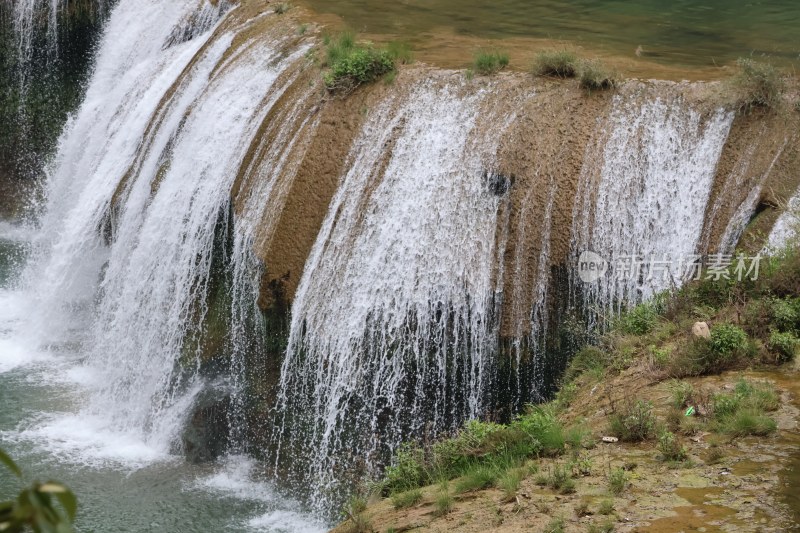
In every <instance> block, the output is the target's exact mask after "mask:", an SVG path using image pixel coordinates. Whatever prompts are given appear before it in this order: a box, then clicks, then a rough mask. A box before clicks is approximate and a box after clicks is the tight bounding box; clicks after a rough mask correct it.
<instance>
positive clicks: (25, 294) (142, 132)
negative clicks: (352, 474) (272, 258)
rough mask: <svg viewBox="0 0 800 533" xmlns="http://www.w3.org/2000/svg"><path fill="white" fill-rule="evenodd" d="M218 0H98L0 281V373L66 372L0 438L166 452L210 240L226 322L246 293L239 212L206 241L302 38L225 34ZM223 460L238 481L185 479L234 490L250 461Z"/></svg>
mask: <svg viewBox="0 0 800 533" xmlns="http://www.w3.org/2000/svg"><path fill="white" fill-rule="evenodd" d="M26 5H27V4H26ZM53 6H54V7H53V9H56V7H55V4H54V5H53ZM34 7H36V6H34ZM19 8H20V9H22V7H19ZM26 9H27V8H26ZM230 9H231V5H230V4H228V3H227V2H209V1H208V0H171V1H169V2H164V1H162V0H120V1H119V2H118V3H117V6H116V7H115V9H114V10H113V12H112V14H111V16H110V18H109V20H108V23H107V26H106V29H105V33H104V36H103V39H102V41H101V43H100V46H99V48H98V56H97V59H96V64H95V67H94V71H93V74H92V76H91V81H90V84H89V86H88V87H87V91H86V97H85V100H84V102H83V104H82V105H81V107H80V109H79V110H78V111H77V112H76V114H75V116H74V117H73V118H72V119H71V120H70V122H69V123H68V124H67V126H66V128H65V131H64V133H63V134H62V136H61V139H60V142H59V148H58V153H57V154H56V156H55V158H54V161H53V163H52V165H51V171H50V176H49V180H48V184H47V198H48V200H47V205H46V206H45V209H44V215H43V217H42V220H41V228H40V230H39V231H38V233H37V236H36V237H35V239H34V243H33V248H34V254H33V258H32V260H31V261H30V265H29V267H28V269H27V271H26V272H25V273H24V276H23V278H22V280H21V282H20V288H19V289H15V290H13V291H5V289H4V292H3V293H2V294H0V301H2V303H3V314H2V316H0V352H1V353H0V372H2V373H4V374H5V373H7V372H12V371H18V369H20V368H22V367H26V366H28V367H30V368H31V369H32V370H31V372H34V371H35V373H36V375H35V376H34V374H30V379H31V383H32V384H33V383H36V384H37V385H36V386H40V384H41V385H42V386H46V387H48V388H53V387H55V388H57V389H59V390H61V388H63V387H66V389H65V390H66V392H65V394H66V395H67V396H68V397H69V398H70V400H69V401H68V402H65V403H64V404H63V406H62V408H60V409H55V410H53V411H50V412H47V411H43V412H41V413H37V415H36V416H35V417H33V419H32V421H31V422H30V423H25V424H22V425H20V427H19V428H18V429H17V430H15V431H13V432H8V433H6V434H4V439H6V438H7V439H9V440H13V441H14V442H28V443H33V444H35V446H37V449H44V450H48V453H52V454H55V455H56V456H59V457H64V458H65V460H67V461H70V462H79V463H81V464H84V465H90V466H91V468H93V469H97V471H98V472H102V471H104V469H107V468H109V467H110V466H109V465H112V466H111V467H113V468H119V469H122V470H131V469H133V470H135V469H141V468H146V467H147V465H148V464H151V463H152V462H154V461H168V462H169V461H173V460H174V456H172V455H171V454H172V452H173V451H174V450H175V449H176V448H175V445H176V444H177V442H178V437H179V435H180V432H181V430H182V429H183V426H184V424H185V422H186V418H187V415H188V413H189V411H190V408H191V406H192V403H193V401H194V399H195V396H196V394H197V393H198V392H199V391H200V390H201V389H202V388H203V387H204V382H203V378H202V377H201V375H200V373H199V368H200V364H201V361H200V353H199V352H200V348H199V347H198V346H199V345H198V343H192V342H189V339H190V338H191V337H192V336H193V335H202V334H203V333H204V332H203V331H198V328H200V327H201V326H200V325H201V324H203V322H204V317H205V315H206V314H207V313H208V312H209V309H208V291H209V287H210V285H211V283H212V280H211V276H212V272H211V269H212V263H213V262H214V260H215V257H216V255H219V254H222V255H224V256H226V257H228V258H229V259H228V260H229V261H230V262H229V263H227V264H226V265H227V266H229V267H230V268H231V269H232V270H233V271H234V272H235V276H234V281H235V282H237V283H239V284H240V286H237V287H235V292H236V294H237V295H239V298H238V299H236V298H234V305H236V306H239V309H238V312H239V314H238V315H237V314H236V311H237V310H234V313H233V314H234V320H235V319H236V317H237V316H241V315H243V314H244V313H247V312H248V311H246V309H253V308H255V291H254V289H253V282H254V281H258V280H257V277H256V276H254V275H253V272H252V258H251V256H250V254H248V253H247V252H248V251H249V245H250V240H249V238H248V236H249V235H250V233H249V232H248V231H246V227H247V226H246V225H243V228H244V229H245V231H243V232H240V233H239V234H235V239H234V244H235V248H236V249H235V250H230V249H227V248H226V247H225V246H224V245H223V246H219V243H218V242H216V241H215V239H219V236H220V235H223V236H224V235H227V234H229V233H231V230H230V228H231V227H233V226H236V225H237V222H236V221H235V220H233V217H231V215H230V213H231V211H232V209H231V196H230V195H231V190H232V188H233V185H234V182H235V180H236V178H237V176H238V175H239V173H240V168H241V166H242V162H243V160H244V159H245V154H246V152H247V151H248V150H249V149H250V147H251V145H252V144H253V141H254V139H255V136H256V134H257V132H258V131H259V129H260V128H261V125H262V123H263V122H264V119H265V117H266V116H267V114H268V113H269V111H270V109H271V108H272V106H273V105H274V104H275V103H276V102H277V101H278V100H279V99H280V98H281V96H282V95H283V94H284V92H285V90H286V89H287V88H288V87H289V86H290V85H291V83H292V81H293V76H292V75H291V74H289V75H284V74H286V73H287V72H288V71H289V70H291V68H292V66H293V65H294V64H295V62H296V61H298V60H300V59H301V58H302V57H303V55H304V54H305V52H306V51H307V48H308V47H307V46H306V45H300V46H296V45H294V44H292V45H291V46H289V47H288V48H287V46H286V42H288V41H286V42H285V41H284V39H286V38H283V37H282V38H276V39H275V40H270V38H269V37H268V36H266V35H253V36H252V37H251V38H249V39H245V40H244V41H242V40H240V41H239V42H237V43H236V45H234V44H233V40H234V36H235V35H236V34H237V33H238V32H240V31H242V28H241V27H235V25H234V23H233V22H231V23H229V24H228V25H227V27H225V29H223V26H222V25H221V24H220V21H221V20H223V17H224V15H225V14H226V13H227V12H228V11H229V10H230ZM261 16H262V17H264V16H271V14H270V13H266V14H264V15H261ZM255 22H256V19H251V20H249V21H246V22H243V24H252V23H255ZM23 29H24V28H23ZM253 37H256V38H253ZM291 39H292V43H293V42H294V40H296V38H294V37H291ZM284 137H286V135H284ZM285 141H286V143H290V139H288V138H287V139H285ZM277 144H281V143H280V142H278V143H277ZM279 158H280V154H276V155H275V159H279ZM275 172H276V173H279V172H280V170H279V169H276V170H275ZM259 194H262V195H269V194H270V190H269V187H261V188H259V189H258V190H256V191H255V192H254V193H253V195H254V196H256V195H259ZM259 200H262V201H263V200H264V198H263V197H261V198H253V199H252V200H251V202H250V203H251V204H257V203H258V202H259ZM5 229H8V230H9V231H3V233H8V234H9V235H8V236H6V235H0V237H2V238H5V239H6V240H9V239H10V238H11V236H12V235H13V234H14V232H12V231H11V229H13V228H11V227H9V228H1V227H0V230H5ZM15 231H16V230H15ZM223 241H224V238H223ZM0 252H3V250H0ZM0 266H2V265H0ZM254 277H255V279H254ZM6 304H8V305H6ZM6 315H8V316H6ZM234 329H235V328H234ZM240 336H241V335H240ZM231 338H232V339H233V341H232V342H234V343H235V342H236V340H237V338H238V337H237V336H236V335H235V334H232V335H231ZM41 361H48V365H46V366H42V365H38V364H37V363H39V362H41ZM4 379H5V377H4ZM8 379H11V378H8ZM32 386H33V385H32ZM54 390H55V389H54ZM59 394H60V393H59ZM54 397H55V396H54ZM229 461H230V462H231V466H230V468H232V469H233V471H234V472H236V473H237V476H239V477H238V478H237V479H239V481H237V482H236V483H233V481H231V479H229V478H227V477H224V475H223V474H224V472H225V471H226V470H225V468H227V467H226V466H225V465H223V467H224V468H223V470H222V472H223V474H218V475H217V477H211V478H209V480H208V483H207V484H205V485H203V487H205V489H208V490H212V489H214V487H215V486H217V488H219V487H220V486H225V487H227V492H228V493H229V496H226V497H230V496H233V497H237V498H241V497H243V494H244V493H245V492H248V491H249V492H250V496H249V497H251V498H252V497H253V494H255V493H258V490H256V489H257V488H258V486H259V485H258V484H256V485H251V486H249V487H247V486H246V485H247V483H248V480H250V478H251V477H252V476H251V475H250V474H249V472H250V470H252V468H246V469H245V470H247V472H245V473H244V474H243V473H242V472H244V470H242V468H243V467H241V466H238V467H237V466H236V465H241V464H243V462H244V464H246V461H245V460H244V459H241V458H231V459H230V460H229ZM165 468H167V467H165ZM220 476H223V477H220ZM215 483H216V485H215ZM237 483H238V484H241V485H242V486H241V487H240V488H238V489H237V488H236V487H237V486H238V485H237ZM232 487H233V490H232V489H231V488H232ZM254 487H255V488H254ZM254 491H255V492H254ZM262 492H263V494H261V493H258V494H256V495H255V497H256V499H258V500H259V501H261V502H267V501H268V502H269V505H266V507H268V508H269V512H268V513H267V514H266V515H264V514H263V512H264V510H262V513H261V514H259V515H258V517H257V518H253V520H254V521H261V522H263V524H265V525H264V526H263V527H261V526H259V529H261V530H264V529H266V530H280V529H281V528H282V527H288V528H289V529H291V528H292V527H294V526H297V527H298V528H301V529H303V530H309V531H310V530H315V531H318V530H320V529H321V528H322V525H320V524H319V523H316V522H313V521H311V522H309V521H308V520H307V519H305V518H303V517H302V516H301V514H300V512H299V510H300V508H299V504H298V503H296V502H291V501H288V500H287V501H282V500H281V499H280V498H279V497H277V496H276V494H275V493H274V490H273V489H272V488H271V487H269V490H268V491H267V490H266V489H265V491H262ZM262 507H263V506H262ZM287 508H288V509H291V511H284V510H281V509H287ZM287 513H288V514H287ZM270 521H272V522H274V524H273V525H272V526H269V523H270ZM287 524H288V525H287ZM292 524H294V526H292ZM248 527H250V526H248ZM253 527H255V526H253Z"/></svg>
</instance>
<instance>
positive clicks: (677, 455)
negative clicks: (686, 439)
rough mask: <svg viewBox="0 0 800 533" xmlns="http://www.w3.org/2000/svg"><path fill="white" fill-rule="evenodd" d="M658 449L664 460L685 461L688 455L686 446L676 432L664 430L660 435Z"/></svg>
mask: <svg viewBox="0 0 800 533" xmlns="http://www.w3.org/2000/svg"><path fill="white" fill-rule="evenodd" d="M658 451H659V452H661V455H662V457H663V459H664V461H685V460H686V458H687V457H688V454H687V451H686V448H685V447H684V446H683V445H682V444H681V443H680V441H679V440H678V438H677V437H676V436H675V434H674V433H671V432H669V431H662V432H661V434H660V435H659V436H658Z"/></svg>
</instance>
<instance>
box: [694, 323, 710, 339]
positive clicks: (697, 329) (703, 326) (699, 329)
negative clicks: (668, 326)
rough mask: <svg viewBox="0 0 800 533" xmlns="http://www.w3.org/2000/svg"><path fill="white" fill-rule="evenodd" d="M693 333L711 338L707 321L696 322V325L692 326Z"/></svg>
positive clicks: (696, 335)
mask: <svg viewBox="0 0 800 533" xmlns="http://www.w3.org/2000/svg"><path fill="white" fill-rule="evenodd" d="M692 335H694V336H695V337H702V338H704V339H710V338H711V330H710V329H708V323H706V322H695V323H694V326H692Z"/></svg>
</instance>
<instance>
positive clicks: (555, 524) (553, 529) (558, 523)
mask: <svg viewBox="0 0 800 533" xmlns="http://www.w3.org/2000/svg"><path fill="white" fill-rule="evenodd" d="M544 533H564V519H563V518H554V519H553V520H551V521H550V523H549V524H547V525H546V526H545V528H544Z"/></svg>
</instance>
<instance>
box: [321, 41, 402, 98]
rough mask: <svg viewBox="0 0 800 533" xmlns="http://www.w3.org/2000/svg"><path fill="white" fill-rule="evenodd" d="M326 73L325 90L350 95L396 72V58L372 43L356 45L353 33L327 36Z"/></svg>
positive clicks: (324, 77)
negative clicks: (364, 85) (351, 92)
mask: <svg viewBox="0 0 800 533" xmlns="http://www.w3.org/2000/svg"><path fill="white" fill-rule="evenodd" d="M323 43H324V45H325V47H326V62H325V65H326V67H327V70H326V71H325V73H324V74H323V81H324V82H325V87H327V88H328V90H329V91H331V92H337V91H338V92H345V93H346V92H348V91H351V90H353V89H355V88H356V87H358V86H359V85H361V84H364V83H371V82H373V81H375V80H377V79H378V78H380V77H381V76H383V75H384V74H388V73H389V72H392V71H394V70H395V58H394V57H393V55H392V54H391V53H390V52H389V51H388V50H384V49H380V48H375V47H374V46H373V45H372V43H368V42H363V43H362V42H357V41H356V36H355V34H354V33H353V32H351V31H345V32H342V33H341V34H339V35H338V36H336V37H330V36H327V37H325V39H324V41H323Z"/></svg>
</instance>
